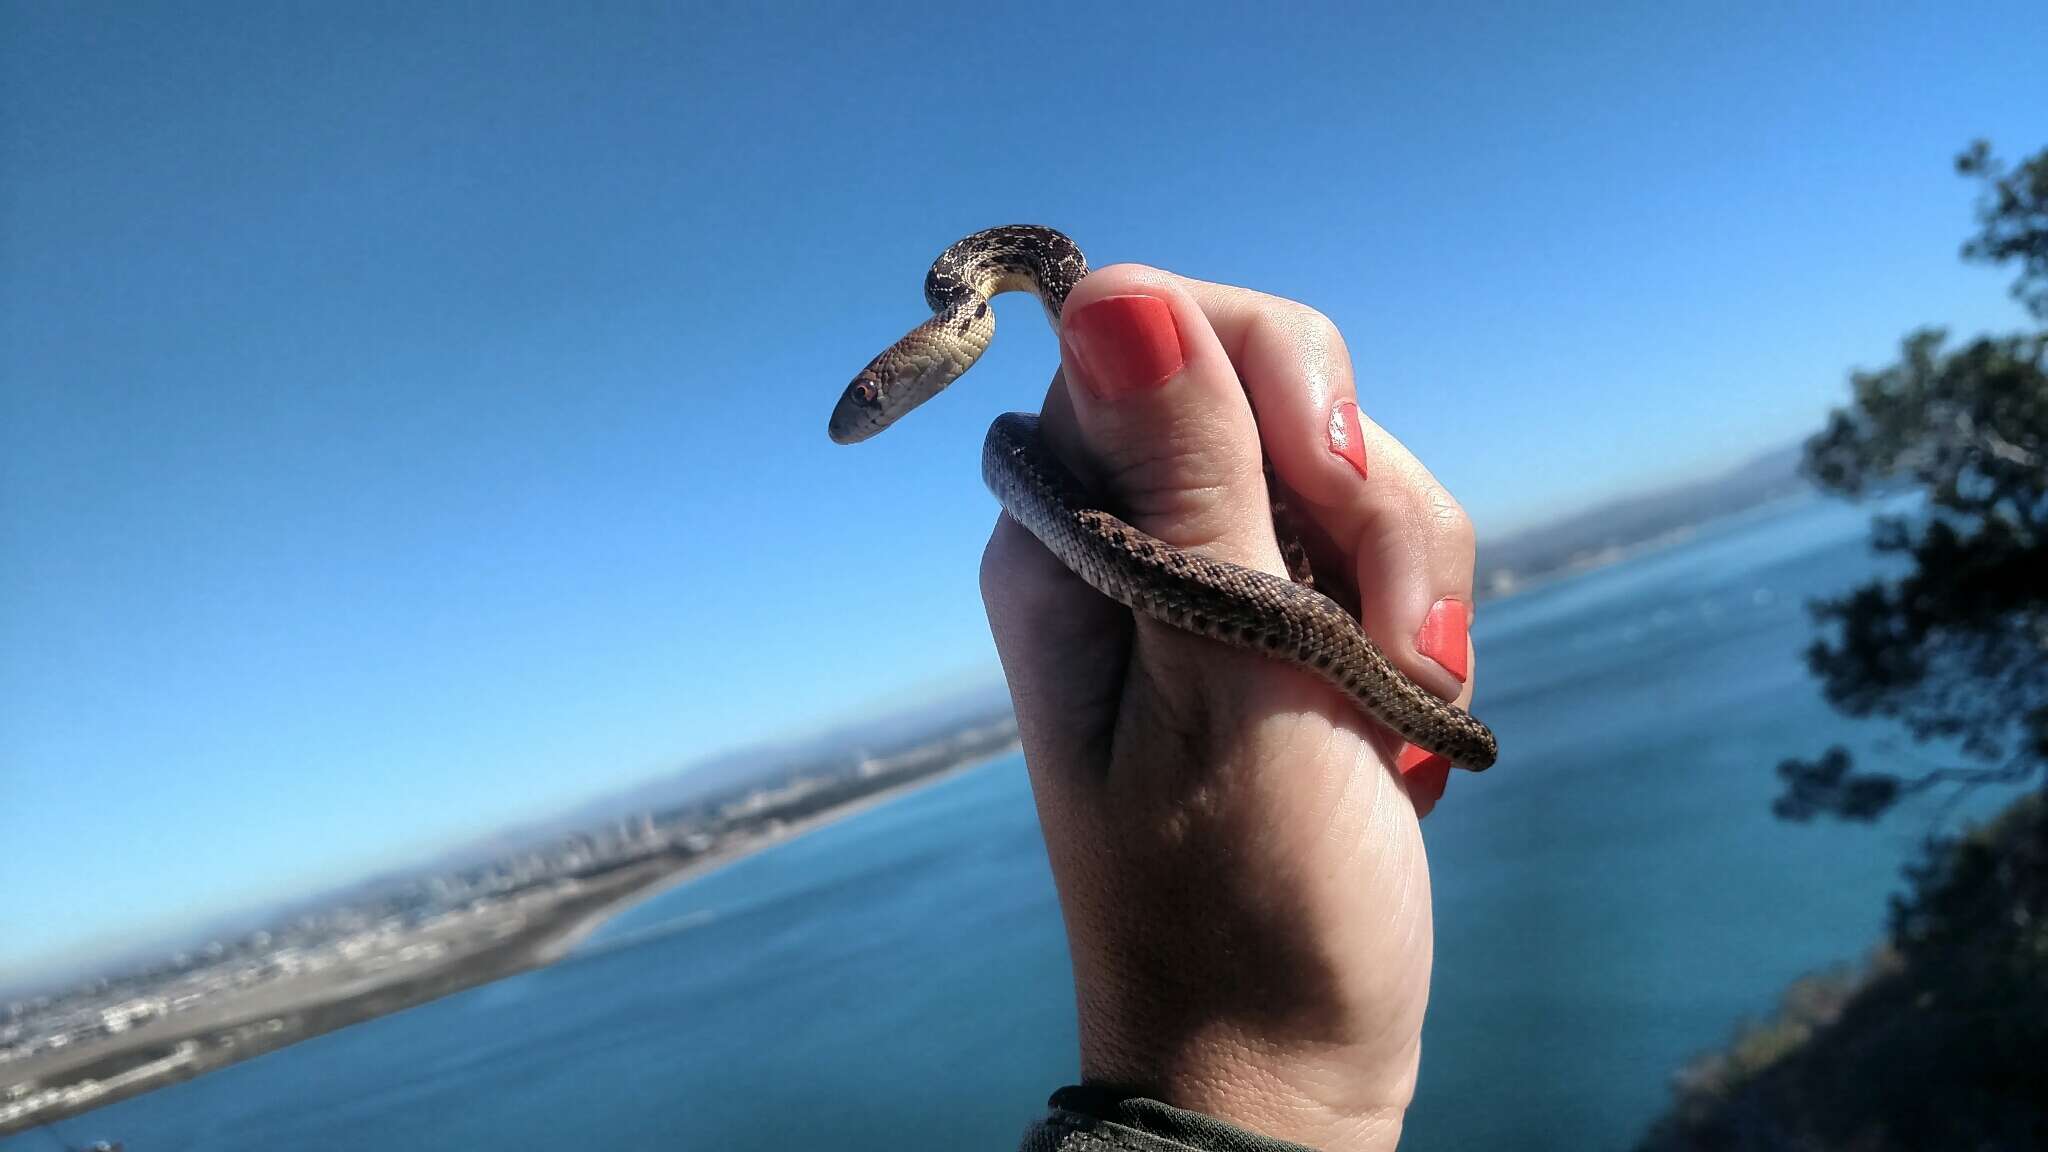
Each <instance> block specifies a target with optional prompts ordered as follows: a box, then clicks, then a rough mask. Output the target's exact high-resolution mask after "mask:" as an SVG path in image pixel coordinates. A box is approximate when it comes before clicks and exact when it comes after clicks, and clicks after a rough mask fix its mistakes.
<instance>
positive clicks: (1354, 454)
mask: <svg viewBox="0 0 2048 1152" xmlns="http://www.w3.org/2000/svg"><path fill="white" fill-rule="evenodd" d="M1330 453H1331V454H1332V455H1334V456H1340V457H1342V458H1343V460H1344V462H1345V463H1346V464H1349V465H1351V470H1352V471H1353V472H1356V473H1358V478H1359V479H1360V480H1363V479H1365V478H1366V476H1365V429H1364V428H1363V427H1361V426H1360V425H1359V423H1358V402H1357V401H1355V400H1339V401H1337V403H1336V405H1335V406H1334V407H1332V408H1331V409H1330Z"/></svg>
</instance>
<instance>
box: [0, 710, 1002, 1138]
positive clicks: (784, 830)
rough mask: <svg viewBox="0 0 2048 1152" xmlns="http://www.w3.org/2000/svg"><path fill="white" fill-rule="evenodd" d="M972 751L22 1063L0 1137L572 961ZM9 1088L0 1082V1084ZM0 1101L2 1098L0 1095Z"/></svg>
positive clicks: (981, 758)
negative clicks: (475, 933) (368, 956)
mask: <svg viewBox="0 0 2048 1152" xmlns="http://www.w3.org/2000/svg"><path fill="white" fill-rule="evenodd" d="M1016 750H1017V749H1016V745H1015V744H1011V745H1008V746H1006V747H1005V748H1003V749H1002V750H1000V751H996V752H990V753H987V754H985V755H978V756H974V757H972V758H970V759H967V760H963V761H961V762H959V763H957V764H953V765H949V766H947V767H945V768H942V769H939V770H937V771H934V772H929V773H925V774H921V775H916V776H913V777H911V778H909V779H905V780H899V781H894V782H891V783H888V784H884V785H883V786H881V787H879V788H877V789H875V790H874V791H872V792H868V793H864V794H862V795H859V796H856V797H853V798H851V799H849V800H847V801H845V802H843V803H840V804H835V805H832V806H830V807H827V808H823V809H821V810H819V811H816V812H813V813H811V814H809V815H806V816H803V817H800V818H798V819H795V820H791V821H789V822H788V823H785V824H781V825H779V826H777V827H775V828H774V829H773V830H772V831H762V832H757V833H754V834H751V835H746V836H743V837H738V838H735V840H734V841H733V842H731V843H728V844H724V845H720V846H719V847H717V848H714V849H712V850H710V851H709V852H706V853H704V854H703V855H700V856H696V857H692V858H690V859H688V860H677V859H676V858H675V857H673V856H668V855H662V856H656V857H652V858H648V859H642V860H640V861H637V862H636V863H633V864H629V865H626V866H624V867H622V868H619V869H617V870H616V871H611V872H605V873H600V874H597V875H595V876H588V877H584V878H581V879H579V880H577V881H576V882H575V883H574V885H573V887H569V888H566V889H564V888H557V889H555V890H554V891H553V892H552V893H550V894H549V896H550V897H551V899H550V900H549V902H548V903H547V904H546V906H545V907H541V908H530V907H526V906H523V905H522V904H521V902H519V901H514V902H512V905H511V906H509V907H505V908H500V909H496V910H494V916H495V919H494V921H493V922H492V923H491V924H490V925H487V926H486V927H488V928H489V929H490V930H489V932H488V933H487V934H486V935H483V936H479V937H476V938H473V939H471V940H469V941H468V942H467V946H466V947H463V948H461V949H459V950H457V949H453V948H451V949H450V954H448V955H447V956H445V958H443V959H441V960H439V961H438V962H435V963H431V964H426V965H421V966H417V967H415V968H412V969H411V970H406V971H397V972H389V973H386V974H385V975H383V976H382V978H373V977H357V978H352V979H338V980H337V979H330V980H326V981H319V980H315V981H309V982H307V983H306V984H305V985H302V986H297V987H293V986H283V987H272V988H267V989H264V990H262V991H261V992H260V993H258V994H256V995H253V996H250V997H247V998H245V999H242V1000H240V1001H238V1002H230V1003H227V1004H223V1005H220V1006H218V1007H216V1008H213V1009H212V1010H210V1011H207V1010H195V1011H194V1012H193V1013H192V1014H191V1016H189V1017H186V1018H177V1017H172V1018H166V1019H163V1020H161V1021H159V1022H158V1023H157V1024H156V1025H154V1026H150V1025H145V1026H143V1027H140V1028H137V1029H135V1030H133V1031H131V1032H129V1033H127V1034H126V1035H124V1036H123V1037H121V1038H120V1040H119V1042H109V1043H104V1044H100V1045H95V1046H93V1047H92V1048H90V1049H88V1050H84V1051H79V1052H76V1053H70V1054H67V1057H66V1058H65V1059H64V1060H63V1061H62V1062H60V1063H58V1064H56V1065H54V1066H51V1067H48V1068H45V1069H43V1070H40V1071H32V1070H30V1069H26V1068H25V1069H19V1070H17V1074H25V1075H22V1079H21V1080H20V1084H22V1085H31V1086H33V1087H32V1088H31V1094H32V1095H34V1094H42V1095H45V1096H46V1097H47V1098H46V1100H45V1102H44V1103H42V1104H40V1105H37V1106H35V1107H33V1108H30V1109H28V1110H25V1111H18V1112H15V1114H12V1115H8V1114H6V1112H5V1111H0V1139H5V1138H7V1137H11V1136H14V1135H17V1134H19V1133H21V1132H24V1131H27V1130H29V1129H31V1128H35V1127H39V1126H41V1125H43V1124H45V1123H51V1122H58V1121H63V1120H67V1119H70V1118H72V1117H75V1116H79V1115H82V1114H84V1113H87V1112H91V1111H93V1110H95V1109H97V1108H100V1107H102V1106H105V1105H108V1104H112V1103H115V1102H117V1101H120V1100H125V1099H128V1098H130V1097H133V1096H139V1095H142V1094H143V1093H145V1092H150V1091H154V1090H156V1089H158V1088H164V1087H168V1086H170V1085H172V1084H176V1083H179V1082H181V1081H185V1080H190V1079H193V1078H195V1077H197V1076H201V1075H204V1074H205V1073H207V1072H212V1071H216V1070H218V1069H221V1068H225V1067H228V1066H230V1065H232V1064H239V1063H241V1062H243V1061H245V1060H249V1059H252V1058H254V1057H257V1056H262V1055H266V1054H268V1053H270V1052H275V1051H278V1050H280V1049H283V1048H288V1047H290V1046H291V1045H293V1044H296V1043H298V1042H299V1041H301V1040H309V1039H312V1038H313V1037H315V1036H320V1035H323V1034H325V1033H328V1032H333V1031H338V1030H340V1029H342V1028H347V1027H350V1026H352V1025H355V1024H362V1023H366V1022H368V1021H370V1020H375V1019H378V1018H379V1017H383V1016H389V1015H392V1014H394V1013H397V1012H402V1011H405V1010H407V1009H410V1008H415V1007H418V1006H420V1005H422V1004H426V1003H429V1002H431V1001H434V1000H439V999H442V998H443V997H446V996H451V995H454V994H455V993H457V992H465V991H468V990H469V989H472V988H477V987H481V986H483V985H485V984H490V983H494V982H496V981H498V980H502V979H504V978H505V977H508V976H516V975H519V974H520V973H523V972H531V971H536V970H538V969H542V968H546V967H549V966H550V965H553V964H557V963H560V962H562V961H564V960H569V959H573V958H574V956H575V954H576V949H577V948H578V947H579V946H580V945H582V944H583V943H584V942H585V941H587V940H589V939H590V937H591V936H593V935H594V934H596V932H597V931H598V930H599V929H600V928H602V927H603V926H604V925H606V924H608V923H610V922H611V921H612V920H613V919H615V918H616V917H618V916H619V915H620V914H622V913H624V912H626V911H628V910H629V909H631V908H634V907H637V906H638V905H640V904H642V903H645V902H646V901H648V900H651V899H653V898H654V897H656V896H659V895H661V894H662V893H665V892H668V891H670V890H672V889H674V888H678V887H680V886H682V885H683V884H686V883H689V882H690V881H692V880H698V879H702V878H703V877H705V876H708V875H711V874H712V873H715V872H717V871H719V870H721V869H723V868H727V867H730V866H732V865H734V864H737V863H739V862H740V861H742V860H745V859H747V858H748V857H751V856H755V855H758V854H760V853H762V852H765V851H767V850H768V849H770V848H773V847H775V846H777V845H779V844H786V843H789V842H791V841H793V840H796V839H798V838H800V837H803V836H806V835H809V834H810V833H812V832H816V831H818V830H819V829H821V828H824V827H826V826H827V825H830V824H833V823H836V822H838V821H840V820H845V819H847V818H849V817H852V816H856V815H858V814H860V813H862V812H865V811H867V810H869V809H872V808H876V807H879V806H881V805H883V804H886V803H889V802H890V801H892V800H896V799H900V798H901V797H904V796H907V795H909V794H911V793H913V792H916V791H918V790H919V789H921V788H925V787H928V786H930V785H933V784H937V783H939V782H940V781H942V780H947V779H951V778H953V777H955V776H959V775H961V774H963V773H965V772H968V771H971V770H973V769H975V768H979V767H982V766H984V765H987V764H989V763H992V762H993V761H996V760H999V759H1001V758H1003V757H1005V756H1009V755H1012V754H1014V753H1015V752H1016ZM7 1088H8V1085H6V1084H0V1091H4V1090H5V1089H7ZM0 1099H4V1097H0Z"/></svg>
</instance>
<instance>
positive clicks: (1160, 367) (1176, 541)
mask: <svg viewBox="0 0 2048 1152" xmlns="http://www.w3.org/2000/svg"><path fill="white" fill-rule="evenodd" d="M1060 356H1061V361H1062V365H1061V366H1062V368H1063V370H1064V371H1063V374H1064V376H1065V378H1066V388H1067V395H1066V397H1065V399H1066V401H1067V403H1066V404H1052V405H1048V406H1047V411H1046V413H1045V417H1044V421H1043V424H1042V425H1041V427H1042V429H1043V432H1044V435H1045V436H1046V439H1047V440H1048V442H1049V444H1050V445H1051V447H1052V448H1053V450H1054V451H1055V452H1057V453H1058V454H1059V455H1060V456H1061V457H1062V458H1063V459H1064V460H1065V461H1066V463H1067V464H1068V466H1069V467H1070V468H1072V469H1073V470H1074V471H1075V472H1076V473H1077V474H1079V475H1080V476H1082V477H1083V478H1084V479H1086V480H1088V481H1089V482H1090V484H1091V486H1092V487H1093V488H1094V489H1095V491H1096V492H1097V493H1098V494H1099V495H1100V496H1101V497H1102V499H1103V500H1104V501H1105V502H1106V504H1107V506H1108V507H1109V508H1110V509H1111V510H1112V511H1115V512H1116V513H1117V514H1118V515H1120V516H1122V517H1123V518H1124V519H1125V520H1127V521H1129V522H1130V524H1131V525H1132V526H1133V527H1135V528H1137V529H1138V530H1140V531H1142V532H1146V533H1148V534H1150V535H1152V536H1156V537H1158V538H1159V539H1161V540H1163V541H1165V542H1166V543H1168V544H1171V545H1173V546H1175V547H1177V548H1198V549H1201V550H1202V551H1203V552H1205V553H1208V554H1209V555H1212V556H1215V557H1217V558H1218V559H1223V560H1229V561H1232V562H1234V563H1238V564H1242V565H1245V566H1246V567H1251V568H1258V569H1262V570H1264V571H1267V572H1271V573H1273V574H1275V575H1283V576H1284V575H1285V574H1286V569H1285V567H1284V565H1283V562H1282V560H1281V557H1280V550H1279V547H1278V545H1277V544H1276V543H1275V542H1274V536H1273V521H1272V511H1271V506H1270V504H1269V502H1268V499H1267V495H1266V479H1265V474H1264V470H1263V457H1262V455H1261V453H1260V449H1259V431H1258V425H1257V423H1256V422H1255V421H1254V420H1253V418H1252V410H1251V405H1250V403H1249V402H1248V401H1247V400H1246V399H1245V393H1244V388H1243V386H1242V385H1241V384H1240V383H1239V382H1238V377H1237V370H1236V369H1235V368H1234V367H1232V365H1231V362H1230V357H1229V356H1228V354H1226V353H1225V352H1224V350H1223V345H1222V343H1221V341H1219V340H1218V339H1217V336H1216V332H1215V329H1213V328H1212V327H1211V326H1210V324H1209V320H1208V317H1207V316H1206V315H1204V314H1203V312H1202V309H1201V308H1200V306H1199V305H1198V304H1196V302H1195V301H1194V299H1193V298H1192V297H1191V296H1189V295H1188V294H1187V293H1186V292H1185V291H1184V290H1183V289H1182V288H1181V287H1180V286H1179V285H1178V283H1177V282H1176V281H1175V280H1174V278H1173V277H1172V276H1171V275H1169V274H1168V273H1165V272H1161V271H1159V270H1157V269H1153V268H1146V267H1143V266H1141V265H1133V264H1119V265H1114V266H1112V267H1108V268H1103V269H1099V270H1097V271H1095V272H1094V273H1091V274H1090V275H1089V276H1088V277H1087V278H1086V279H1084V280H1082V281H1081V283H1080V284H1079V285H1078V286H1076V287H1075V289H1074V291H1073V293H1072V294H1071V295H1069V296H1068V297H1067V300H1066V303H1065V306H1064V307H1063V308H1062V310H1061V316H1060Z"/></svg>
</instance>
